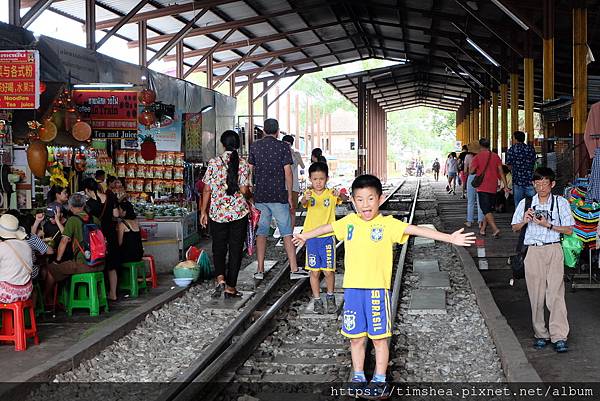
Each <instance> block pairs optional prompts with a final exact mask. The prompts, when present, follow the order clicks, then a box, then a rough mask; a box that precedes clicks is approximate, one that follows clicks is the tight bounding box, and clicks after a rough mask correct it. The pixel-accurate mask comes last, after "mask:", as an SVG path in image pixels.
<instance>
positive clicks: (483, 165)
mask: <svg viewBox="0 0 600 401" xmlns="http://www.w3.org/2000/svg"><path fill="white" fill-rule="evenodd" d="M479 146H480V148H481V150H480V151H479V153H478V154H477V156H475V157H474V158H473V161H472V162H471V167H470V169H469V171H471V172H474V173H475V175H476V176H482V180H481V184H480V185H479V186H477V200H478V201H479V207H480V208H481V211H482V212H483V214H484V216H485V219H484V221H483V224H482V225H481V228H480V229H479V234H481V235H482V236H484V235H485V230H486V227H487V226H488V225H489V226H490V227H491V229H492V236H493V237H494V238H498V237H499V236H500V229H499V228H498V226H496V221H495V220H494V213H493V211H494V207H495V205H496V189H497V187H498V179H500V180H502V183H503V184H504V191H506V192H508V191H510V190H509V188H508V183H507V182H506V177H505V176H504V171H503V170H502V160H500V157H499V156H498V155H497V154H496V153H494V152H492V151H490V141H489V140H488V139H486V138H481V139H480V140H479ZM473 180H474V182H472V183H471V185H473V184H474V183H475V182H477V177H474V178H473Z"/></svg>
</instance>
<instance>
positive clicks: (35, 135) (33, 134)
mask: <svg viewBox="0 0 600 401" xmlns="http://www.w3.org/2000/svg"><path fill="white" fill-rule="evenodd" d="M27 127H28V128H29V132H28V133H27V139H29V141H30V142H33V141H37V140H38V139H40V133H39V130H40V128H41V127H42V124H41V123H40V122H39V121H36V120H31V121H27Z"/></svg>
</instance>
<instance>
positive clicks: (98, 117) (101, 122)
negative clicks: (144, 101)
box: [72, 90, 138, 139]
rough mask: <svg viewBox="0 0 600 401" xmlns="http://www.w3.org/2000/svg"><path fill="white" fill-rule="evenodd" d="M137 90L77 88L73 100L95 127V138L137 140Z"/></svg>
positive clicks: (87, 120) (81, 113) (84, 117)
mask: <svg viewBox="0 0 600 401" xmlns="http://www.w3.org/2000/svg"><path fill="white" fill-rule="evenodd" d="M137 95H138V94H137V92H136V91H107V90H76V91H73V95H72V96H73V103H74V104H75V107H76V108H77V111H78V112H79V115H80V116H81V119H82V120H83V121H85V122H87V123H88V124H90V126H91V127H92V138H96V139H134V138H137V134H138V122H137V117H138V98H137Z"/></svg>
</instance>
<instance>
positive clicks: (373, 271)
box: [294, 175, 475, 399]
mask: <svg viewBox="0 0 600 401" xmlns="http://www.w3.org/2000/svg"><path fill="white" fill-rule="evenodd" d="M382 194H383V190H382V186H381V181H379V179H378V178H377V177H375V176H372V175H361V176H359V177H357V178H356V179H355V180H354V182H353V183H352V203H353V204H354V207H355V208H356V211H357V213H353V214H349V215H348V216H346V217H344V218H343V219H341V220H338V221H334V222H332V223H330V224H325V225H322V226H320V227H318V228H316V229H314V230H312V231H308V232H303V233H302V234H297V235H295V236H294V244H295V245H297V246H298V245H301V244H302V243H304V242H306V241H307V240H309V239H311V238H316V237H320V236H322V235H332V234H333V235H334V236H335V237H336V238H337V239H338V240H340V241H344V242H345V243H344V245H345V258H344V266H345V274H344V283H343V287H344V312H343V315H344V316H343V322H342V330H341V332H342V334H343V335H344V336H345V337H348V338H350V351H351V354H352V370H353V378H352V382H353V383H354V384H353V387H356V390H357V391H358V389H360V390H361V392H362V394H363V398H370V399H380V398H383V397H385V396H386V395H388V394H389V390H387V388H386V383H385V380H386V370H387V366H388V359H389V350H388V344H387V338H388V337H390V336H391V335H392V332H391V331H392V330H391V324H392V321H393V316H389V314H390V313H391V306H390V301H389V294H388V292H389V289H390V286H391V280H392V259H393V251H394V244H397V243H398V244H403V243H405V242H406V241H407V240H408V237H409V236H410V235H416V236H421V237H426V238H431V239H433V240H436V241H443V242H448V243H451V244H455V245H459V246H470V245H471V244H473V243H474V242H475V236H474V234H473V233H463V230H462V229H460V230H458V231H455V232H454V233H452V234H445V233H442V232H439V231H435V230H431V229H428V228H423V227H418V226H414V225H410V224H407V223H404V222H402V221H400V220H397V219H395V218H394V217H393V216H383V215H381V214H380V213H379V206H381V204H382V203H383V202H384V200H385V199H384V197H383V196H382ZM367 337H368V338H370V339H371V340H372V341H373V346H374V348H375V359H376V366H375V374H374V375H373V379H372V380H371V382H370V383H369V384H368V385H367V384H366V378H365V373H364V360H365V349H366V345H367ZM386 392H387V393H386Z"/></svg>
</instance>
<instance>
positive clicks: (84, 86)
mask: <svg viewBox="0 0 600 401" xmlns="http://www.w3.org/2000/svg"><path fill="white" fill-rule="evenodd" d="M133 86H134V85H133V84H106V83H97V82H96V83H91V84H76V85H73V88H75V89H90V88H102V89H121V88H133Z"/></svg>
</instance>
